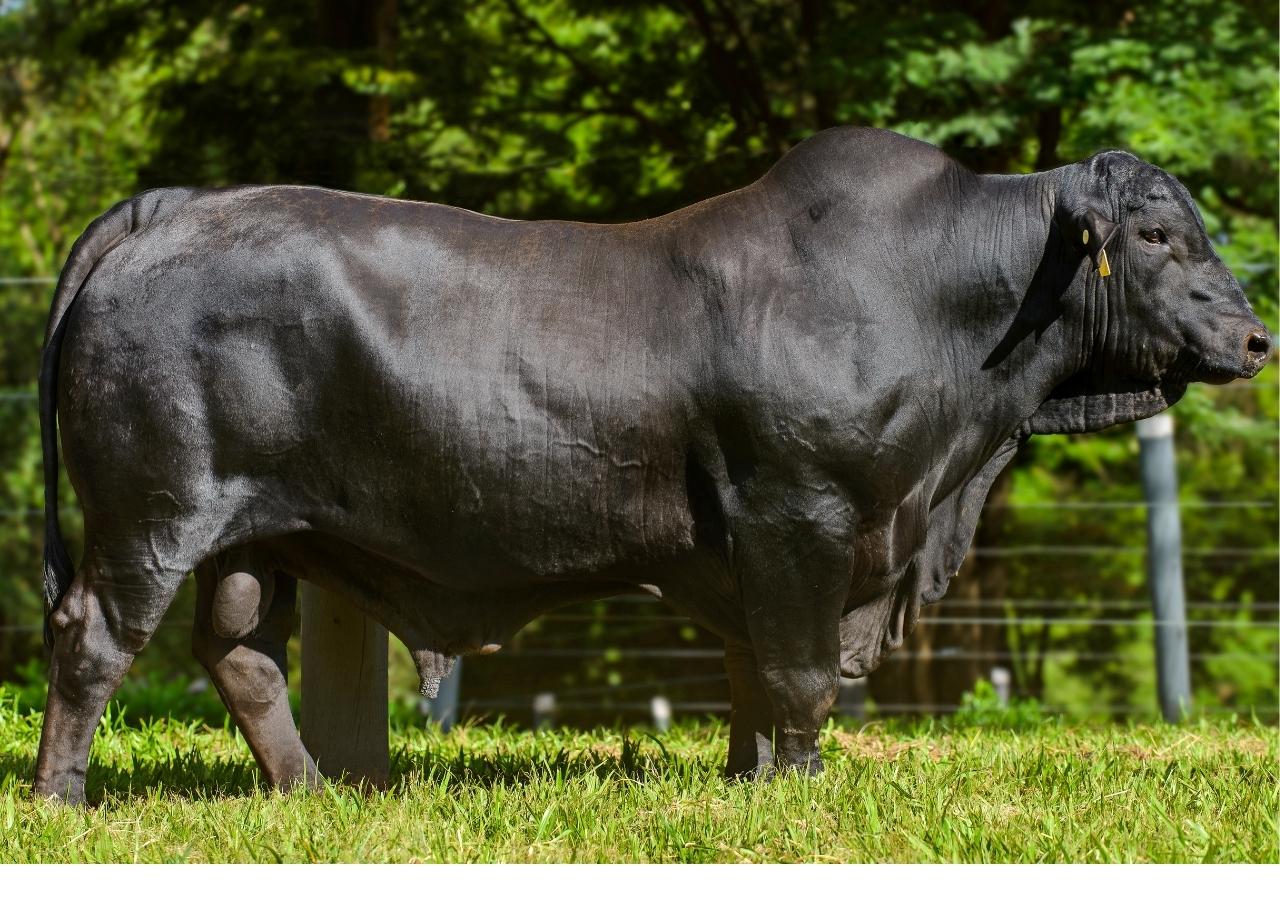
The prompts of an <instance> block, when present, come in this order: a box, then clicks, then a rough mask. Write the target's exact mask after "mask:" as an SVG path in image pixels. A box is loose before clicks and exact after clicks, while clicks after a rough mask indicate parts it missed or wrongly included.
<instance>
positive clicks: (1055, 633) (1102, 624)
mask: <svg viewBox="0 0 1280 900" xmlns="http://www.w3.org/2000/svg"><path fill="white" fill-rule="evenodd" d="M55 281H56V279H54V278H52V277H39V276H31V277H7V278H0V288H13V289H24V288H26V289H41V290H44V289H47V288H48V287H50V286H52V285H53V284H54V283H55ZM1212 390H1213V391H1215V392H1222V393H1221V394H1219V396H1223V397H1228V398H1231V397H1236V398H1245V399H1247V398H1249V396H1250V395H1249V393H1248V392H1258V391H1271V392H1273V393H1274V392H1275V391H1276V390H1277V385H1276V384H1275V382H1274V381H1268V382H1253V381H1251V382H1236V383H1232V384H1228V385H1222V386H1217V387H1214V388H1213V389H1212ZM36 400H37V395H36V392H35V391H34V389H23V388H21V387H17V388H13V389H5V390H0V404H9V405H17V406H19V407H21V406H26V407H29V409H30V411H31V414H32V415H34V413H35V405H36ZM69 499H70V498H69ZM1177 507H1178V508H1179V510H1180V511H1181V512H1182V513H1183V514H1184V515H1186V516H1188V517H1195V516H1203V515H1217V514H1229V513H1236V512H1239V513H1241V514H1246V513H1248V514H1257V515H1261V516H1263V517H1264V519H1265V521H1266V522H1267V523H1269V526H1270V533H1269V535H1267V536H1266V537H1265V539H1264V540H1260V541H1258V542H1256V543H1252V544H1250V545H1247V546H1245V545H1234V546H1198V545H1194V544H1191V545H1188V546H1184V547H1183V548H1182V555H1183V557H1184V560H1185V561H1186V564H1187V565H1188V566H1196V565H1205V566H1219V567H1231V566H1251V567H1257V568H1258V570H1259V571H1264V570H1270V572H1271V575H1270V577H1269V578H1266V579H1263V582H1262V585H1261V589H1260V590H1259V591H1257V592H1255V593H1254V594H1253V595H1252V596H1248V597H1243V596H1231V597H1227V598H1223V599H1214V598H1212V597H1210V596H1205V595H1198V594H1196V593H1191V594H1190V596H1189V598H1188V601H1187V603H1186V604H1185V607H1186V611H1187V615H1188V618H1187V620H1186V622H1185V628H1186V629H1187V631H1188V633H1189V635H1190V645H1191V652H1190V654H1189V658H1190V659H1191V660H1192V662H1193V664H1194V665H1195V666H1197V667H1198V670H1206V669H1213V670H1214V671H1215V672H1219V673H1220V672H1222V671H1229V670H1230V669H1231V668H1232V667H1240V666H1243V667H1253V668H1257V667H1262V669H1263V670H1265V671H1266V672H1269V673H1270V674H1271V681H1272V682H1273V683H1274V682H1275V681H1276V680H1277V678H1278V677H1280V661H1278V656H1277V653H1278V646H1280V641H1277V637H1278V636H1280V597H1277V590H1276V587H1275V585H1276V581H1277V579H1276V572H1275V570H1276V560H1277V558H1278V557H1280V545H1278V544H1277V542H1276V541H1275V531H1276V528H1275V526H1276V516H1277V514H1278V511H1280V504H1278V503H1277V499H1276V498H1274V497H1265V498H1264V497H1234V498H1233V497H1216V498H1212V497H1211V498H1186V499H1181V500H1179V501H1178V503H1177ZM1152 508H1153V504H1152V503H1151V502H1148V501H1146V500H1143V499H1132V498H1117V499H1110V498H1103V499H1080V500H1061V501H1052V502H1016V501H1001V502H993V503H991V504H989V505H988V509H990V510H1001V511H1003V512H1005V513H1006V514H1009V515H1013V516H1019V515H1030V514H1041V515H1044V516H1046V517H1049V518H1053V517H1061V516H1063V515H1067V514H1072V515H1075V514H1084V515H1089V514H1097V515H1104V516H1105V515H1125V514H1133V515H1135V516H1140V515H1142V514H1144V513H1147V512H1148V511H1150V510H1151V509H1152ZM65 514H66V515H67V516H75V515H76V511H75V507H74V503H68V504H67V509H66V511H65ZM43 515H44V512H43V510H42V509H41V508H39V507H36V506H23V505H21V504H19V505H14V506H9V507H7V508H0V520H4V521H6V522H8V523H9V526H7V527H16V528H19V529H25V530H26V531H27V532H29V536H30V543H31V545H32V547H35V546H36V544H37V541H38V538H39V530H38V527H37V526H38V522H39V520H40V519H41V518H42V517H43ZM1135 521H1136V520H1135ZM1135 537H1136V535H1135ZM1147 552H1148V548H1147V546H1146V544H1145V543H1142V542H1140V541H1138V540H1135V541H1134V542H1133V543H1097V542H1080V543H1075V542H1072V541H1070V540H1055V541H1047V540H1042V539H1036V538H1035V537H1033V536H1031V535H1026V534H1023V535H1014V537H1013V538H1011V539H1010V540H1003V539H1002V540H1001V542H1000V543H998V544H991V543H982V542H979V543H978V544H976V545H975V546H974V547H973V548H972V549H971V554H972V558H973V559H975V560H977V561H978V564H980V565H993V564H994V565H1010V564H1017V565H1023V564H1025V565H1045V566H1053V565H1059V564H1061V565H1067V566H1076V567H1080V566H1082V563H1084V562H1085V561H1100V562H1106V561H1114V562H1115V564H1117V565H1126V566H1130V567H1134V566H1135V565H1136V564H1137V563H1138V561H1139V560H1140V559H1141V558H1142V557H1143V556H1144V555H1145V554H1147ZM1059 560H1060V561H1061V563H1058V562H1055V561H1059ZM35 565H36V564H35V563H33V569H32V571H33V572H34V571H36V569H35V568H34V566H35ZM1083 568H1084V569H1087V568H1088V566H1084V567H1083ZM1060 572H1061V570H1059V569H1053V570H1052V571H1051V575H1053V576H1054V578H1053V585H1052V587H1054V588H1056V590H1053V589H1050V590H1046V591H1045V594H1046V595H1045V596H1036V595H1034V592H1031V593H1027V594H1021V595H1020V594H1018V593H1017V592H1016V591H1014V592H1012V593H1010V594H1009V595H1008V596H1000V595H994V596H993V595H990V594H984V593H981V592H979V593H977V594H974V593H972V592H970V593H966V592H965V591H963V590H960V591H957V590H956V585H953V588H952V590H951V591H950V593H949V595H948V596H947V597H946V598H945V599H944V601H943V602H942V604H941V605H940V606H937V607H933V608H931V609H929V610H926V612H925V614H924V616H923V618H922V620H921V622H920V625H919V626H918V629H917V632H918V633H923V634H924V635H926V636H929V635H941V636H942V637H941V638H940V639H939V640H938V641H932V642H930V641H924V642H920V641H919V640H917V639H916V638H915V637H913V638H912V639H909V640H908V642H907V644H906V645H905V646H904V647H903V648H902V649H900V650H899V651H897V652H896V653H894V654H893V656H892V657H891V658H890V662H891V663H892V664H893V665H894V666H896V667H898V668H897V670H896V671H897V672H898V673H901V672H904V671H919V670H920V669H921V667H925V668H928V669H931V670H936V669H938V667H945V666H958V667H961V668H962V669H963V672H964V673H965V674H964V676H963V677H964V678H971V677H972V676H973V674H974V673H975V672H976V673H979V674H981V675H982V676H984V677H988V678H990V679H992V680H993V681H998V680H999V679H1000V678H1002V677H1008V673H1009V672H1010V671H1013V670H1017V671H1020V672H1021V671H1023V670H1031V669H1039V670H1041V673H1042V674H1041V677H1042V678H1047V679H1052V678H1053V677H1055V673H1061V672H1065V671H1067V670H1069V669H1070V668H1071V667H1072V666H1089V667H1094V668H1098V669H1105V670H1115V669H1121V670H1123V669H1125V668H1126V667H1138V666H1143V667H1147V668H1148V669H1149V668H1150V666H1151V665H1152V661H1151V657H1152V655H1153V651H1152V649H1151V636H1152V634H1153V633H1154V632H1156V630H1157V629H1160V628H1162V627H1165V626H1168V625H1170V624H1171V623H1170V622H1169V621H1168V620H1164V619H1160V618H1157V617H1156V616H1155V615H1154V614H1153V612H1152V605H1151V601H1150V599H1149V598H1148V597H1147V596H1145V593H1144V589H1143V586H1142V585H1140V584H1138V585H1132V584H1131V585H1128V587H1129V588H1130V590H1127V591H1116V592H1109V591H1093V592H1090V591H1089V590H1084V589H1082V590H1080V591H1078V592H1077V591H1075V590H1073V589H1072V587H1073V581H1072V580H1067V579H1066V578H1064V577H1062V576H1061V575H1059V574H1058V573H1060ZM1077 574H1079V573H1077ZM1081 580H1083V579H1081ZM4 604H5V599H4V598H3V597H0V634H9V635H14V636H22V637H25V638H30V639H32V640H37V639H38V635H39V633H40V632H41V631H42V628H43V626H42V624H41V623H40V622H16V621H12V620H8V621H6V619H7V618H8V617H7V616H4V615H3V609H2V607H3V606H4ZM189 627H190V622H189V621H185V622H184V621H177V620H170V621H166V622H165V623H163V625H162V626H161V629H162V631H163V632H165V633H172V632H174V631H176V630H186V629H189ZM992 633H998V634H999V635H1000V636H1001V639H1000V640H999V641H998V642H997V643H998V646H990V645H989V644H990V641H989V640H985V639H984V640H982V641H979V642H978V643H977V644H976V645H972V646H970V645H967V644H965V643H959V642H958V641H960V640H962V639H967V638H971V637H973V636H974V635H988V636H989V635H991V634H992ZM1080 633H1084V634H1086V635H1091V636H1092V635H1096V636H1097V640H1096V641H1095V642H1094V643H1095V644H1096V646H1093V645H1088V644H1086V645H1085V646H1074V645H1073V646H1061V645H1060V642H1061V641H1062V640H1064V636H1065V635H1071V634H1080ZM1143 648H1145V649H1143ZM722 660H723V649H722V648H721V646H720V645H719V643H718V642H717V641H716V640H715V639H714V638H712V637H711V636H710V635H709V634H707V633H706V632H703V631H702V630H701V629H698V628H696V627H695V626H693V625H692V624H691V623H690V622H689V620H688V619H686V618H685V617H683V616H680V615H675V614H673V613H672V611H671V609H670V608H669V607H667V606H666V605H665V604H663V603H662V602H660V601H658V600H655V599H654V598H652V597H649V596H643V597H641V596H634V597H632V596H624V597H614V598H610V599H608V600H606V601H595V602H593V603H591V604H586V605H584V606H581V607H575V608H570V609H566V610H560V611H557V612H554V613H552V614H549V615H546V616H543V617H542V618H540V619H539V620H538V621H537V622H535V623H534V624H533V625H531V626H530V627H529V628H527V629H526V630H525V631H524V632H522V633H521V634H520V635H518V636H517V637H516V639H515V640H514V641H513V642H512V643H511V645H510V646H509V647H507V648H505V649H504V651H503V653H501V654H497V655H495V656H493V657H485V658H483V659H467V660H466V661H465V664H464V665H462V666H460V667H459V672H460V673H461V674H460V679H455V687H456V686H457V684H456V683H457V681H458V680H461V681H462V683H463V684H464V685H465V687H464V688H463V692H462V698H461V700H455V701H454V707H455V711H454V714H455V715H458V714H460V715H462V716H469V715H494V714H500V715H504V716H507V717H508V718H512V719H516V720H522V719H531V720H532V721H533V722H534V723H535V724H536V723H538V722H539V721H542V722H545V721H548V720H549V719H550V718H551V717H552V716H554V717H556V718H560V719H563V720H565V721H583V722H586V721H594V720H598V719H600V718H602V717H610V716H622V717H625V718H637V719H648V718H651V717H652V718H654V719H655V721H656V716H657V713H656V712H655V710H657V709H658V708H659V706H662V708H665V709H667V710H668V711H673V712H675V713H680V714H724V713H726V712H728V710H729V700H728V682H727V677H726V675H725V673H724V671H723V663H722ZM957 671H960V669H957ZM646 673H647V674H646ZM1001 673H1003V675H1002V674H1001ZM654 674H659V676H660V677H653V675H654ZM958 677H959V676H958ZM1148 677H1149V676H1148ZM512 684H518V685H520V688H521V689H520V690H518V691H514V692H512V691H510V689H509V688H510V685H512ZM875 693H876V692H875V690H874V685H871V686H870V687H869V686H868V685H867V684H866V683H865V682H862V683H858V684H850V683H845V684H844V686H843V688H842V694H841V697H842V701H841V709H842V710H843V711H845V712H846V713H850V714H856V715H864V714H868V713H873V714H877V715H920V714H923V715H934V714H949V713H952V712H955V711H956V710H957V709H959V708H961V704H960V702H958V701H956V700H953V699H947V700H939V699H937V698H932V699H925V700H918V701H917V700H901V699H895V698H894V697H892V696H889V697H885V698H881V697H875V696H873V695H874V694H875ZM1130 693H1132V692H1131V691H1130ZM1273 694H1274V692H1273ZM548 695H551V696H552V702H551V703H550V706H548V700H547V698H548ZM1223 696H1224V697H1225V698H1226V700H1227V701H1230V699H1231V697H1230V692H1224V694H1223ZM658 699H661V700H662V701H663V704H665V706H663V704H656V700H658ZM539 704H541V707H542V712H541V713H539V712H538V708H539ZM1273 705H1274V704H1273ZM1044 708H1045V709H1046V710H1047V711H1049V712H1054V711H1063V710H1065V709H1067V707H1066V706H1061V705H1056V704H1054V703H1053V702H1047V703H1045V705H1044ZM1070 708H1071V709H1072V711H1074V712H1081V711H1083V712H1085V713H1086V714H1099V715H1109V716H1131V715H1136V716H1150V715H1153V714H1154V713H1155V712H1156V704H1155V698H1154V696H1153V697H1152V699H1151V702H1150V703H1148V704H1135V703H1133V702H1132V701H1131V700H1127V699H1123V698H1122V697H1118V696H1113V695H1108V696H1100V697H1098V698H1097V699H1096V700H1094V701H1092V702H1089V703H1084V704H1080V703H1075V704H1072V705H1071V706H1070ZM548 709H553V710H554V713H553V714H551V713H548V712H547V710H548ZM1198 709H1199V710H1200V711H1201V712H1205V713H1232V712H1235V713H1258V712H1260V713H1262V714H1263V715H1267V716H1269V717H1271V718H1274V717H1275V715H1276V710H1275V709H1262V710H1259V709H1258V706H1257V704H1256V703H1238V702H1206V703H1202V704H1201V705H1200V706H1199V707H1198Z"/></svg>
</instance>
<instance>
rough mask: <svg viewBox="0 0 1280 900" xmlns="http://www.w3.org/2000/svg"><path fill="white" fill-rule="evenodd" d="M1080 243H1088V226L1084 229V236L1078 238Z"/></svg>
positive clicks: (1086, 244)
mask: <svg viewBox="0 0 1280 900" xmlns="http://www.w3.org/2000/svg"><path fill="white" fill-rule="evenodd" d="M1080 243H1082V244H1084V245H1085V246H1088V244H1089V229H1088V228H1086V229H1085V230H1084V237H1082V238H1080Z"/></svg>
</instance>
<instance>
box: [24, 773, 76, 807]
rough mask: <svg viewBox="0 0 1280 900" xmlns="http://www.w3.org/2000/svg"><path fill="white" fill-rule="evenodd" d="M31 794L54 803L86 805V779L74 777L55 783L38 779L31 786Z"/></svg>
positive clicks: (38, 798)
mask: <svg viewBox="0 0 1280 900" xmlns="http://www.w3.org/2000/svg"><path fill="white" fill-rule="evenodd" d="M31 796H32V797H34V798H35V799H37V800H47V801H48V802H49V803H54V804H66V805H67V806H84V805H85V799H84V781H83V780H82V779H74V778H72V779H67V780H66V781H63V782H62V783H61V784H58V785H54V784H52V783H51V782H46V781H44V780H37V781H36V783H35V784H34V785H33V786H32V788H31Z"/></svg>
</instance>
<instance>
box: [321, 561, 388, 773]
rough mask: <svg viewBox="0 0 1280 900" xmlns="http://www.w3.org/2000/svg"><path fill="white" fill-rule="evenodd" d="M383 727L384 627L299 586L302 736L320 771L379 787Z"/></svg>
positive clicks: (384, 758)
mask: <svg viewBox="0 0 1280 900" xmlns="http://www.w3.org/2000/svg"><path fill="white" fill-rule="evenodd" d="M387 727H388V726H387V630H386V629H385V628H383V627H382V626H381V625H379V624H378V623H377V622H374V621H373V620H372V619H370V618H368V617H367V616H365V615H364V613H362V612H360V610H358V609H357V608H356V607H355V605H353V604H351V603H348V602H347V601H346V600H345V599H343V598H342V597H338V596H335V595H333V594H327V593H324V592H323V591H320V590H318V589H316V588H314V587H312V586H311V585H304V586H303V592H302V743H303V744H304V745H305V746H306V748H307V750H308V752H310V753H311V755H312V756H313V757H314V758H315V760H316V764H317V765H318V766H319V767H320V772H321V774H323V775H324V776H326V777H328V778H339V777H341V778H343V780H345V781H347V782H350V783H357V782H361V781H363V782H365V783H367V784H370V785H373V786H376V787H385V786H386V784H387V779H388V777H389V775H390V769H391V760H390V751H389V748H388V745H387V736H388V735H387Z"/></svg>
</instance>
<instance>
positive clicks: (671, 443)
mask: <svg viewBox="0 0 1280 900" xmlns="http://www.w3.org/2000/svg"><path fill="white" fill-rule="evenodd" d="M662 248H663V245H662V240H661V235H660V234H656V233H655V231H654V229H652V228H651V227H648V226H643V225H641V226H616V227H606V226H585V225H579V224H575V223H563V222H540V223H536V222H535V223H517V222H508V221H504V220H496V219H492V218H489V217H484V216H479V215H476V214H472V213H466V212H463V211H461V210H453V209H449V208H447V207H439V206H434V205H430V204H411V203H402V202H397V201H390V200H384V199H380V198H365V197H360V196H357V195H347V194H339V193H336V192H330V191H322V190H317V189H300V188H247V189H236V190H229V191H216V192H209V193H205V194H201V195H199V196H197V197H195V198H193V199H192V200H191V201H190V202H189V203H188V204H187V205H186V206H185V207H183V208H182V209H181V210H179V211H177V212H175V213H173V214H172V215H171V216H170V217H169V218H168V219H166V221H164V222H162V223H153V224H152V225H151V226H150V227H149V228H148V230H147V231H146V232H145V233H143V234H139V235H135V236H134V237H132V238H131V239H130V240H128V241H126V242H125V243H123V244H122V245H120V246H119V247H118V248H116V249H115V250H114V251H113V252H112V253H111V254H109V255H108V257H107V258H106V259H105V260H104V261H103V262H102V264H101V265H100V267H99V270H98V271H97V272H95V274H94V276H93V277H92V278H91V279H90V281H89V283H88V284H86V286H85V289H84V290H83V291H82V295H81V298H80V299H79V301H78V306H79V307H80V308H79V309H78V310H77V312H76V316H75V321H74V323H73V326H74V327H73V328H72V329H71V330H70V331H69V333H68V344H67V349H66V350H65V351H64V368H65V370H66V372H67V378H66V379H65V381H64V389H63V394H64V400H63V403H64V419H65V420H67V421H69V422H71V421H72V420H74V424H72V425H71V427H69V428H68V429H67V432H66V437H65V439H66V441H67V443H68V454H69V455H74V456H75V457H77V459H79V460H84V459H88V458H89V457H91V456H93V455H95V454H97V455H98V458H100V459H103V462H102V463H100V464H98V463H88V464H87V465H89V466H97V467H98V468H99V469H104V468H106V467H107V466H109V465H111V464H112V463H115V464H118V465H119V466H124V467H125V468H127V469H130V470H132V471H133V476H134V478H133V479H130V480H131V482H132V484H133V487H134V488H135V489H137V488H139V487H142V488H145V489H146V490H144V492H143V493H147V492H148V491H149V492H151V493H155V492H157V491H158V492H162V493H163V494H164V495H166V496H171V497H177V498H178V499H177V501H176V502H177V503H178V505H179V506H181V505H183V504H197V503H201V502H205V501H206V500H207V497H208V496H209V495H217V496H218V497H220V498H222V501H223V502H224V503H225V504H226V505H228V508H230V507H232V506H234V507H237V508H241V509H242V510H243V513H242V515H241V518H244V517H246V516H248V517H251V519H249V521H251V522H252V527H253V528H255V529H257V530H258V531H263V530H270V529H271V528H278V529H287V528H290V527H293V526H294V525H296V524H297V523H298V522H305V523H307V524H308V525H309V526H311V527H315V528H319V529H321V530H327V531H332V532H335V533H339V534H349V535H350V536H352V537H353V538H355V537H358V538H359V539H360V541H361V542H362V543H364V544H365V545H366V546H368V547H370V548H371V549H374V550H377V551H380V552H386V553H388V554H391V555H396V556H403V555H404V554H405V553H413V554H414V555H415V557H414V560H413V563H414V564H415V565H420V566H422V567H423V568H426V569H433V570H435V569H441V568H447V567H448V566H449V565H450V564H451V561H452V560H457V559H459V558H460V557H465V558H470V557H473V556H475V555H477V554H478V553H483V554H484V556H485V557H486V559H487V560H488V564H489V565H490V566H491V567H492V571H494V572H498V571H501V570H504V569H509V570H510V571H511V572H513V573H517V572H526V573H527V572H535V573H537V574H548V575H558V574H566V573H571V572H579V571H594V570H600V569H602V568H608V567H610V566H618V565H625V563H626V561H627V560H630V559H636V558H639V557H641V556H645V555H647V554H648V555H651V554H653V553H661V552H669V551H670V550H671V548H674V547H678V546H680V545H682V544H684V543H686V542H687V540H688V533H689V523H688V515H687V511H686V510H685V507H684V504H683V503H682V502H681V499H680V498H681V496H682V493H681V491H682V488H683V477H684V465H685V460H684V452H685V450H684V448H685V446H686V444H687V435H686V433H685V432H686V428H687V424H686V423H687V418H688V406H689V403H690V398H689V393H688V392H689V390H690V385H691V384H693V383H694V381H696V378H697V372H696V368H697V360H696V358H693V357H691V355H690V354H689V353H688V347H689V346H690V344H693V345H696V336H695V335H694V332H695V331H696V324H695V323H694V322H692V321H691V317H692V316H693V315H694V310H693V308H692V307H691V306H689V305H688V300H687V298H685V297H683V296H682V295H681V294H680V292H679V289H678V285H677V284H676V283H675V280H674V278H673V277H672V276H671V274H670V272H669V269H668V268H667V267H665V266H664V264H663V249H662ZM113 448H114V449H113ZM107 458H112V459H111V461H110V462H108V461H107ZM73 464H74V463H73V461H71V460H69V465H73ZM81 480H82V481H84V482H86V484H85V485H84V486H85V487H86V488H88V490H89V491H90V492H92V491H93V490H94V489H95V485H94V484H89V483H88V482H95V481H97V482H99V483H100V482H101V481H102V479H101V473H100V472H99V473H97V477H96V478H95V475H94V474H93V473H90V474H87V475H86V477H85V478H83V479H81ZM79 486H80V485H78V487H79ZM119 487H120V485H119V482H118V479H117V480H115V481H113V485H112V489H113V490H116V491H117V492H119ZM235 527H237V528H243V527H245V525H244V523H243V522H242V523H241V524H237V525H236V526H235ZM662 548H666V549H665V550H664V549H662Z"/></svg>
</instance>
